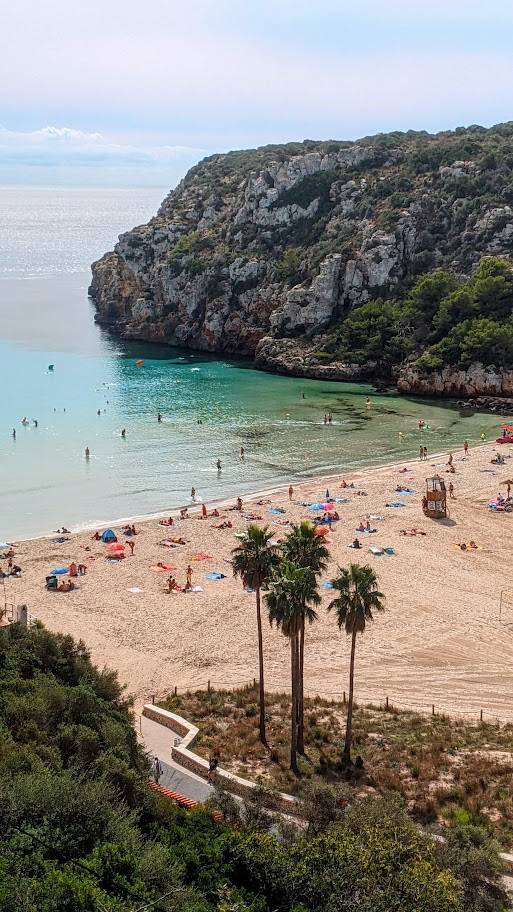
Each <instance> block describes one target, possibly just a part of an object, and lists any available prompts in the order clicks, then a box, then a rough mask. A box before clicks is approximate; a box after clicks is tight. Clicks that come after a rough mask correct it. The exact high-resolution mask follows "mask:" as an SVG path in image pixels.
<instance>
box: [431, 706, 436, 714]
mask: <svg viewBox="0 0 513 912" xmlns="http://www.w3.org/2000/svg"><path fill="white" fill-rule="evenodd" d="M434 714H435V704H434V703H432V704H431V715H432V716H434Z"/></svg>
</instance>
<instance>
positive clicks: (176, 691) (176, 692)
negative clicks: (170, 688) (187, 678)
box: [175, 684, 178, 697]
mask: <svg viewBox="0 0 513 912" xmlns="http://www.w3.org/2000/svg"><path fill="white" fill-rule="evenodd" d="M177 695H178V687H177V685H176V684H175V697H176V696H177Z"/></svg>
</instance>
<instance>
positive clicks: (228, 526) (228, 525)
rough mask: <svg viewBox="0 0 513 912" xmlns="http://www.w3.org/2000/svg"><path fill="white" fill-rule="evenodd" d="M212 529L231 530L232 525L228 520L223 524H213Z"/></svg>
mask: <svg viewBox="0 0 513 912" xmlns="http://www.w3.org/2000/svg"><path fill="white" fill-rule="evenodd" d="M212 528H213V529H232V528H233V523H232V522H230V520H229V519H225V520H224V521H223V522H220V523H217V524H216V523H214V524H213V526H212Z"/></svg>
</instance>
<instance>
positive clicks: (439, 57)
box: [0, 0, 513, 187]
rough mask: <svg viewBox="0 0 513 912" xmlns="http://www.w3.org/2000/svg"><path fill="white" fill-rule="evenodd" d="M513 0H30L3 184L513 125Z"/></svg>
mask: <svg viewBox="0 0 513 912" xmlns="http://www.w3.org/2000/svg"><path fill="white" fill-rule="evenodd" d="M512 34H513V2H511V0H488V2H484V0H429V3H426V2H424V3H422V2H418V0H354V2H347V0H187V2H186V0H146V2H143V0H44V2H42V0H23V2H22V3H19V2H18V3H9V4H4V7H3V10H2V14H1V20H0V184H6V183H10V184H25V183H27V184H54V183H55V184H67V185H91V186H93V185H94V186H98V185H110V186H131V185H134V186H146V185H147V186H151V185H152V186H162V187H172V186H174V185H175V184H176V183H177V181H178V180H179V179H180V178H181V177H182V176H183V174H184V173H185V172H186V170H187V169H188V168H189V167H190V166H191V165H192V164H194V163H195V162H196V161H198V160H199V159H200V158H203V157H204V156H205V155H209V154H212V153H213V152H224V151H227V150H229V149H233V148H250V147H254V146H258V145H263V144H265V143H270V142H286V141H291V140H301V139H306V138H308V139H355V138H358V137H360V136H365V135H369V134H374V133H378V132H383V131H388V130H396V129H398V130H407V129H427V130H430V131H437V130H444V129H450V128H454V127H457V126H462V125H468V124H473V123H474V124H475V123H479V124H482V125H484V126H490V125H492V124H493V123H497V122H501V121H506V120H513V54H512V53H511V38H512Z"/></svg>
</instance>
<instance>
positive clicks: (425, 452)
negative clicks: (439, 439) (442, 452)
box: [424, 447, 427, 460]
mask: <svg viewBox="0 0 513 912" xmlns="http://www.w3.org/2000/svg"><path fill="white" fill-rule="evenodd" d="M426 459H427V447H424V460H426Z"/></svg>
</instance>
